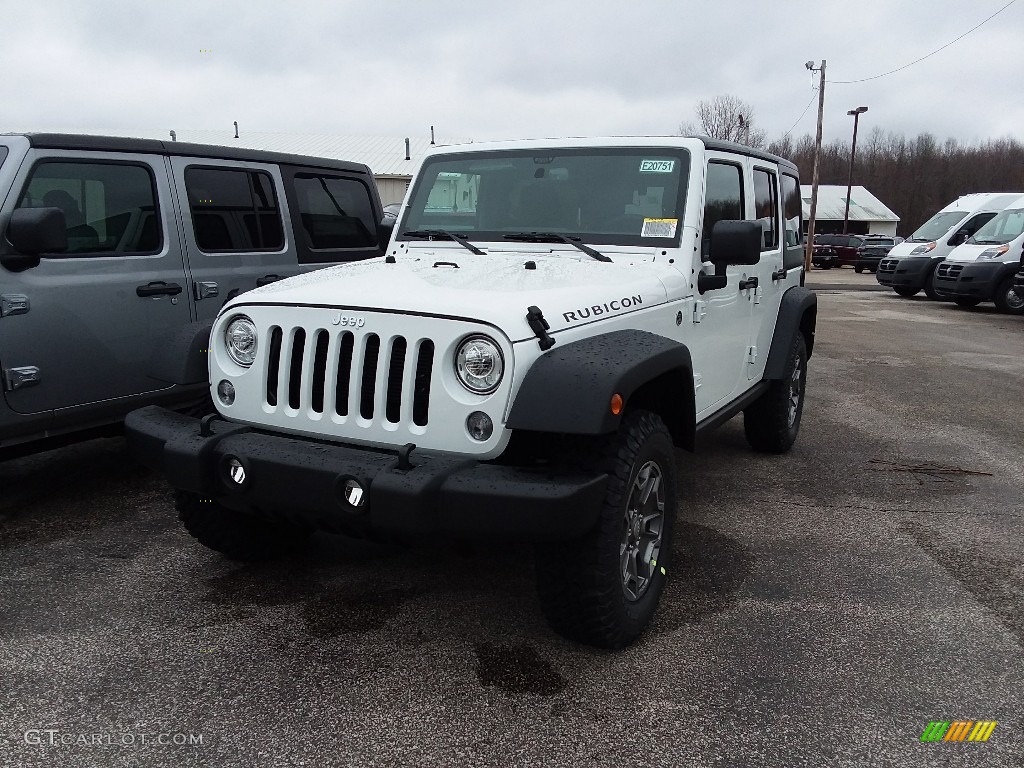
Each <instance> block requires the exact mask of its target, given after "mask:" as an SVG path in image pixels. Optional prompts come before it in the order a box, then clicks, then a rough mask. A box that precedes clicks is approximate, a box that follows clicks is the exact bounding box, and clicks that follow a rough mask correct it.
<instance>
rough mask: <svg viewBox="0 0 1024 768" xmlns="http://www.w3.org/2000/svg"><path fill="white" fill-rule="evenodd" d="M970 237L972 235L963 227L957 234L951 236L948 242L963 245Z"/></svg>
mask: <svg viewBox="0 0 1024 768" xmlns="http://www.w3.org/2000/svg"><path fill="white" fill-rule="evenodd" d="M968 237H970V235H968V234H967V233H966V232H965V231H964V230H962V229H961V230H960V231H959V232H957V233H956V234H955V235H953V236H952V237H951V238H949V243H948V244H949V245H953V246H956V245H963V244H964V243H966V242H967V238H968Z"/></svg>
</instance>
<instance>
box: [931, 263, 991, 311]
mask: <svg viewBox="0 0 1024 768" xmlns="http://www.w3.org/2000/svg"><path fill="white" fill-rule="evenodd" d="M1005 270H1006V264H1005V263H1003V262H1001V261H979V262H969V261H968V262H962V261H944V262H942V263H941V264H939V266H938V267H936V269H935V290H936V292H938V293H939V294H940V295H941V296H945V297H950V298H953V297H957V298H959V297H963V298H969V299H978V300H979V301H991V300H992V297H993V296H995V295H996V288H997V287H999V283H1000V281H1001V280H1002V278H1003V273H1004V272H1005Z"/></svg>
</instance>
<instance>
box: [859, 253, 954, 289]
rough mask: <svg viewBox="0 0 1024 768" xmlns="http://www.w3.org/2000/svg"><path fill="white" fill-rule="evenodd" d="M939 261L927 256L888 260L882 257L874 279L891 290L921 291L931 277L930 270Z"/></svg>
mask: <svg viewBox="0 0 1024 768" xmlns="http://www.w3.org/2000/svg"><path fill="white" fill-rule="evenodd" d="M940 261H941V259H929V258H928V257H927V256H925V257H923V258H918V257H904V258H902V259H901V258H898V257H897V258H889V257H888V256H886V257H883V258H882V260H881V261H879V262H878V268H877V269H876V270H875V279H876V280H878V282H879V283H881V284H882V285H887V286H889V287H891V288H912V289H914V290H921V289H922V288H924V287H925V284H926V283H927V282H928V280H929V278H930V277H931V273H932V269H933V268H934V266H935V265H936V264H938V263H939V262H940Z"/></svg>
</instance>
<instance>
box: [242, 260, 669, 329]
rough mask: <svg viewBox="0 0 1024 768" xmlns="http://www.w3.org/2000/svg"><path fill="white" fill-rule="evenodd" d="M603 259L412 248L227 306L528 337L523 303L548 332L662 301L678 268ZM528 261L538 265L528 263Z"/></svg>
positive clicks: (284, 283) (260, 291)
mask: <svg viewBox="0 0 1024 768" xmlns="http://www.w3.org/2000/svg"><path fill="white" fill-rule="evenodd" d="M608 253H609V255H610V256H612V257H613V258H614V259H615V261H613V262H611V263H608V262H600V261H597V260H595V259H592V258H590V257H589V256H587V255H585V254H582V253H580V252H578V251H576V250H575V249H572V251H571V252H566V251H562V250H558V249H554V248H552V249H549V250H545V251H528V250H523V251H493V250H492V251H490V252H489V253H487V254H485V255H483V256H479V255H476V254H473V253H470V252H468V251H466V250H465V249H463V248H461V247H459V246H455V247H436V244H432V245H431V247H422V248H419V247H413V248H410V249H409V250H407V251H404V252H402V253H400V254H399V255H396V256H395V257H394V258H395V262H394V263H390V264H389V263H386V262H385V260H384V259H383V258H377V259H369V260H366V261H360V262H353V263H350V264H342V265H339V266H336V267H328V268H326V269H318V270H315V271H313V272H307V273H305V274H302V275H297V276H296V277H291V278H288V279H286V280H280V281H278V282H275V283H271V284H270V285H266V286H264V287H262V288H257V289H255V290H253V291H249V292H247V293H245V294H242V295H241V296H239V297H237V298H236V299H234V300H233V301H232V302H231V303H230V304H229V305H228V306H239V305H245V304H253V303H260V304H267V303H269V304H296V305H302V304H305V305H309V304H316V305H327V306H338V307H352V308H362V309H366V310H369V311H372V310H376V309H385V310H392V311H394V310H398V311H400V312H409V313H423V314H430V315H445V316H452V317H461V318H466V319H470V320H475V321H483V322H485V323H490V324H492V325H495V326H497V327H498V328H500V329H502V330H503V331H504V332H505V333H506V334H507V335H508V337H509V338H510V339H511V340H512V341H518V340H521V339H526V338H531V337H532V336H533V335H534V333H533V331H532V330H531V329H530V327H529V325H528V324H527V322H526V314H527V310H528V308H529V307H531V306H537V307H539V308H540V309H541V311H542V312H543V313H544V318H545V319H546V320H547V321H548V323H549V324H550V326H551V331H552V332H555V331H558V330H563V329H565V328H568V327H570V326H573V325H580V324H582V323H585V322H590V321H592V320H593V319H595V318H597V319H600V318H601V317H602V316H604V315H607V316H609V317H612V316H615V315H617V314H621V313H623V312H626V311H632V310H634V309H637V308H643V307H648V306H656V305H658V304H662V303H664V302H665V301H666V300H667V290H666V287H665V286H666V283H669V284H672V283H673V282H676V283H678V282H680V281H682V280H683V278H682V276H681V274H680V272H679V271H678V270H676V269H675V268H673V267H671V266H669V264H668V263H667V262H665V263H659V262H656V261H654V260H653V257H652V256H647V257H646V259H647V260H645V259H643V258H640V257H638V256H637V255H636V254H635V252H634V253H631V254H629V255H625V254H614V253H612V252H611V251H608ZM530 262H532V264H533V267H532V268H527V264H528V263H530Z"/></svg>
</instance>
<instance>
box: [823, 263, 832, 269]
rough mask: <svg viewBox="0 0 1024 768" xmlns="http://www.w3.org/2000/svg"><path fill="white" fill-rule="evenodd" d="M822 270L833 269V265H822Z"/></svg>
mask: <svg viewBox="0 0 1024 768" xmlns="http://www.w3.org/2000/svg"><path fill="white" fill-rule="evenodd" d="M821 268H822V269H832V265H831V264H822V265H821Z"/></svg>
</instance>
